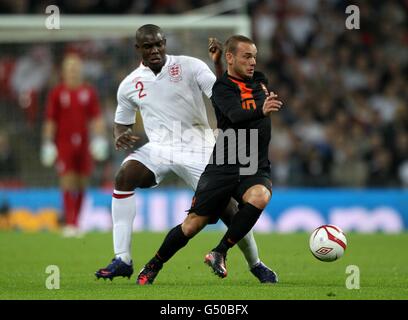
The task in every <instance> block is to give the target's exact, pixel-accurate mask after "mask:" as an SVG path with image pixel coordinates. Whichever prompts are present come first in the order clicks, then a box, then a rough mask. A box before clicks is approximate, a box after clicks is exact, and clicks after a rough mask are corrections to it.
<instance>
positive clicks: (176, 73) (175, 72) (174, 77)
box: [168, 64, 182, 81]
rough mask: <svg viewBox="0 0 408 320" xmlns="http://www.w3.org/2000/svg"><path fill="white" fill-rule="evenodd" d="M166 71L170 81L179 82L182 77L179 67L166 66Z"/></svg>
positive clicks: (174, 65) (177, 65) (173, 65)
mask: <svg viewBox="0 0 408 320" xmlns="http://www.w3.org/2000/svg"><path fill="white" fill-rule="evenodd" d="M168 69H169V75H170V80H171V81H180V80H181V79H182V77H181V65H179V64H172V65H171V66H168Z"/></svg>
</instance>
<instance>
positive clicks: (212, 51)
mask: <svg viewBox="0 0 408 320" xmlns="http://www.w3.org/2000/svg"><path fill="white" fill-rule="evenodd" d="M208 54H209V56H210V58H211V60H212V61H213V62H214V67H215V75H216V76H217V78H220V77H221V76H222V75H223V74H224V66H223V65H222V44H221V42H220V41H219V40H218V39H217V38H208Z"/></svg>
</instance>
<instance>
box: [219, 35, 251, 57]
mask: <svg viewBox="0 0 408 320" xmlns="http://www.w3.org/2000/svg"><path fill="white" fill-rule="evenodd" d="M240 42H245V43H249V44H255V43H254V42H253V41H252V40H251V39H249V38H248V37H245V36H243V35H240V34H236V35H233V36H231V37H229V38H228V39H227V41H225V45H224V47H225V53H227V52H231V53H232V54H236V53H237V47H238V43H240Z"/></svg>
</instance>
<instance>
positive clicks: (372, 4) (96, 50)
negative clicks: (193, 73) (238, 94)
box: [0, 0, 408, 187]
mask: <svg viewBox="0 0 408 320" xmlns="http://www.w3.org/2000/svg"><path fill="white" fill-rule="evenodd" d="M216 2H217V1H208V0H196V1H179V0H156V1H153V0H151V1H132V0H123V1H109V0H87V1H85V0H84V1H62V0H61V1H30V0H12V1H11V0H2V1H0V13H2V14H27V13H29V14H31V13H36V14H39V13H41V14H43V13H44V12H45V9H44V8H45V6H47V5H49V4H56V5H58V6H59V7H60V10H61V13H62V14H64V13H66V14H71V13H83V14H92V13H98V14H101V13H114V14H182V13H184V12H186V11H189V10H194V9H195V8H199V7H201V6H203V5H209V4H212V3H216ZM349 4H353V3H352V2H347V1H340V0H320V1H319V0H307V1H301V0H258V1H248V2H247V5H246V7H245V12H247V13H248V14H249V15H250V17H251V23H252V32H253V34H252V37H253V39H254V40H255V42H256V44H257V47H258V67H257V69H259V70H261V71H263V72H265V73H266V74H267V76H268V78H269V88H270V89H271V90H272V91H274V92H276V93H277V94H278V95H279V98H280V99H281V100H282V101H284V104H285V106H284V109H283V110H282V111H281V112H280V113H279V114H274V115H273V117H272V141H271V146H270V159H271V163H272V166H271V168H272V169H271V170H272V173H273V177H274V178H273V182H274V185H275V186H281V187H298V186H307V187H330V186H333V187H408V90H407V88H408V19H407V15H408V1H406V0H400V1H379V0H377V1H357V3H355V4H357V5H358V7H359V9H360V29H359V30H356V29H354V30H347V29H346V27H345V19H346V18H347V14H346V13H345V8H346V6H347V5H349ZM238 11H239V13H242V12H243V11H242V10H237V11H236V12H226V14H234V13H237V12H238ZM165 31H166V30H165ZM209 36H210V35H209ZM220 40H225V39H220ZM17 47H18V50H16V46H10V45H7V44H1V43H0V180H1V181H3V182H0V185H2V184H3V185H8V186H16V187H18V186H48V185H49V184H51V183H54V182H55V180H53V176H52V175H53V174H54V172H52V171H53V170H49V169H45V168H41V165H40V163H39V159H38V158H39V156H38V150H39V146H40V140H41V139H40V131H41V125H42V123H43V110H44V101H45V97H46V94H47V92H48V90H49V89H50V88H51V87H52V86H53V85H54V84H55V83H56V82H57V81H58V74H59V71H58V70H59V65H58V64H59V61H58V59H57V58H56V57H61V56H63V53H64V52H66V51H67V50H76V51H79V52H81V53H82V54H83V56H84V59H85V70H84V72H85V74H86V76H87V78H88V80H89V81H90V82H92V83H93V84H94V85H95V86H96V87H97V88H98V89H99V94H100V99H101V101H102V106H103V107H104V108H105V116H106V122H107V123H108V124H110V126H111V124H112V123H113V117H114V111H115V108H116V90H117V86H118V85H119V83H120V81H121V80H122V79H123V78H124V76H126V75H127V74H128V73H129V72H130V71H131V70H133V69H134V68H135V67H136V66H137V59H136V58H135V56H134V51H133V49H132V48H133V39H122V40H118V39H116V40H114V41H113V40H112V41H108V42H105V43H103V44H101V43H100V42H98V41H92V40H90V41H86V42H81V43H69V44H67V43H54V44H53V45H52V46H47V45H34V44H24V45H18V46H17ZM170 49H171V48H169V50H168V51H169V53H177V54H183V53H184V54H186V52H185V51H183V50H184V48H179V49H178V52H175V50H170ZM207 62H208V61H207ZM138 130H142V126H141V124H140V122H139V123H138ZM123 158H124V154H121V153H117V152H114V151H112V155H111V157H110V159H109V160H108V161H106V162H104V163H101V164H99V165H98V167H97V169H96V171H95V173H94V178H93V185H94V186H104V185H105V186H109V184H110V183H112V181H113V176H114V173H115V171H116V170H117V168H118V165H119V164H120V161H121V160H122V159H123ZM167 183H168V185H179V186H181V185H183V183H182V182H180V181H176V180H172V179H170V180H169V181H168V182H167Z"/></svg>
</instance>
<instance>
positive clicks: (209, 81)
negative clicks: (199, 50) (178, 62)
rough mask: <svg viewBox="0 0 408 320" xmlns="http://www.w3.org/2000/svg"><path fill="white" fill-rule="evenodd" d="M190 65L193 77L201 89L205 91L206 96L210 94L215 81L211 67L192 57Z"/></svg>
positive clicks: (209, 96)
mask: <svg viewBox="0 0 408 320" xmlns="http://www.w3.org/2000/svg"><path fill="white" fill-rule="evenodd" d="M191 64H192V65H191V67H192V69H193V71H194V75H195V79H196V81H197V83H198V86H199V87H200V89H201V91H202V92H204V93H205V95H206V96H207V97H208V98H211V96H212V87H213V85H214V83H215V80H216V76H215V75H214V73H213V72H212V71H211V69H210V68H209V67H208V66H207V64H205V63H204V62H203V61H201V60H199V59H196V58H192V63H191Z"/></svg>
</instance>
